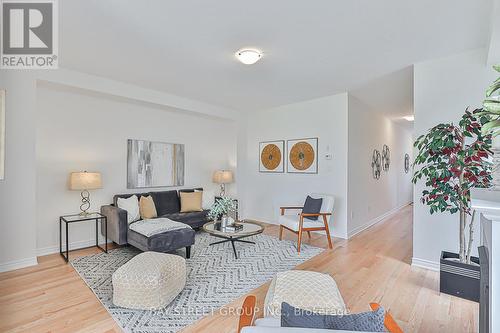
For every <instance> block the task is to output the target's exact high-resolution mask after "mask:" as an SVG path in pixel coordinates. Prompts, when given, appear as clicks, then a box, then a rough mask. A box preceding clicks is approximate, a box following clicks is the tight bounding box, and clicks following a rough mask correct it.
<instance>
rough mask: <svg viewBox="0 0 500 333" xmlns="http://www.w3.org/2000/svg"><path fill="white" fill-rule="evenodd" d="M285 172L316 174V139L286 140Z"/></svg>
mask: <svg viewBox="0 0 500 333" xmlns="http://www.w3.org/2000/svg"><path fill="white" fill-rule="evenodd" d="M286 146H287V152H288V153H287V155H288V163H287V172H289V173H318V138H307V139H297V140H288V141H287V142H286Z"/></svg>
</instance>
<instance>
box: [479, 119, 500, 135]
mask: <svg viewBox="0 0 500 333" xmlns="http://www.w3.org/2000/svg"><path fill="white" fill-rule="evenodd" d="M499 128H500V120H492V121H489V122H487V123H486V124H484V125H483V128H482V132H483V133H485V134H487V133H491V132H494V131H496V130H498V129H499Z"/></svg>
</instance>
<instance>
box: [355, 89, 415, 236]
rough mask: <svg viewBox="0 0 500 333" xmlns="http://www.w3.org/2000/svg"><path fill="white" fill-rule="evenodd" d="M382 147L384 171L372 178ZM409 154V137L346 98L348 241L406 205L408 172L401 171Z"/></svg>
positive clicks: (409, 176) (361, 104)
mask: <svg viewBox="0 0 500 333" xmlns="http://www.w3.org/2000/svg"><path fill="white" fill-rule="evenodd" d="M384 144H386V145H387V146H389V148H390V152H391V164H390V167H389V170H388V171H383V170H382V171H381V175H380V178H379V179H378V180H376V179H374V178H373V176H372V167H371V162H372V154H373V150H374V149H378V150H379V151H380V153H381V154H382V147H383V145H384ZM412 151H413V143H412V133H411V132H410V131H408V130H407V129H405V128H403V127H401V126H400V125H398V124H396V123H394V122H393V121H391V120H390V119H388V118H387V117H384V116H383V115H382V114H381V113H378V112H375V110H372V109H370V107H369V106H368V105H366V104H364V103H363V102H361V101H360V100H359V99H357V98H355V97H353V96H351V95H349V159H348V160H349V166H348V170H349V182H348V198H349V201H348V212H349V218H348V221H349V222H348V230H347V232H348V235H349V237H351V236H353V235H355V234H356V233H358V232H360V231H362V230H364V229H365V228H367V227H369V226H370V225H372V224H374V223H376V222H379V221H380V220H381V219H382V218H384V217H386V216H388V215H389V214H391V213H393V212H395V211H397V210H398V209H399V208H401V207H403V206H405V205H407V204H409V203H410V202H411V201H412V197H413V193H412V190H413V186H412V183H411V172H408V173H405V171H404V156H405V153H408V154H409V155H410V160H411V156H412Z"/></svg>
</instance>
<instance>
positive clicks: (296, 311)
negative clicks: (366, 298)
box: [281, 302, 386, 332]
mask: <svg viewBox="0 0 500 333" xmlns="http://www.w3.org/2000/svg"><path fill="white" fill-rule="evenodd" d="M384 317H385V312H384V309H383V308H382V307H380V308H378V309H377V310H375V311H368V312H362V313H355V314H349V315H346V314H343V315H323V314H319V313H314V312H311V311H309V310H302V309H300V308H295V307H293V306H291V305H290V304H288V303H286V302H283V303H282V304H281V327H303V328H326V329H336V330H352V331H356V332H385V331H386V330H385V326H384Z"/></svg>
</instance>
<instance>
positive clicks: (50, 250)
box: [36, 239, 111, 257]
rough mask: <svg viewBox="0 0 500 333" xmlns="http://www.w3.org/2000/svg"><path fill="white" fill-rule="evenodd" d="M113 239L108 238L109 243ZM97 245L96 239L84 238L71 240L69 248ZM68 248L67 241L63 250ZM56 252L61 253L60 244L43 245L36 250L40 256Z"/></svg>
mask: <svg viewBox="0 0 500 333" xmlns="http://www.w3.org/2000/svg"><path fill="white" fill-rule="evenodd" d="M99 242H102V240H101V239H99ZM110 242H111V240H108V243H110ZM99 244H101V243H99ZM94 245H95V239H89V240H84V241H77V242H70V243H69V250H70V251H71V250H74V249H79V248H82V247H89V246H94ZM65 250H66V243H64V244H63V251H65ZM54 253H59V244H58V245H53V246H46V247H41V248H38V249H37V250H36V255H37V256H38V257H41V256H46V255H48V254H54Z"/></svg>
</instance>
